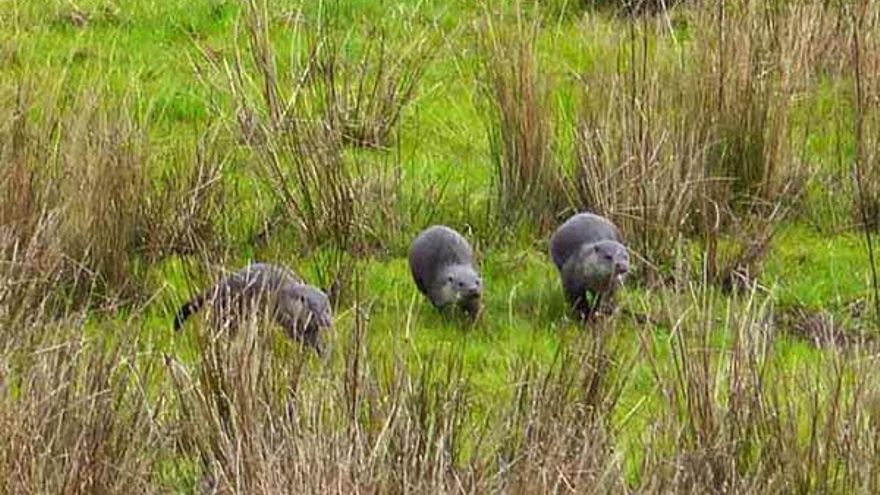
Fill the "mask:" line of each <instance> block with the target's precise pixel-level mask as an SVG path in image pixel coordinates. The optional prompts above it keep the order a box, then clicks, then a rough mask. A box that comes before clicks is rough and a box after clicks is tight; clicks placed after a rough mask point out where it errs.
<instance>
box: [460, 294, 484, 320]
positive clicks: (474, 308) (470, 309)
mask: <svg viewBox="0 0 880 495" xmlns="http://www.w3.org/2000/svg"><path fill="white" fill-rule="evenodd" d="M459 306H460V307H461V309H462V310H463V311H464V312H465V314H467V316H468V318H470V319H471V320H476V319H477V316H479V315H480V309H482V304H481V303H480V300H479V299H467V300H465V301H462V302H461V304H460V305H459Z"/></svg>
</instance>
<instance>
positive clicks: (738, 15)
mask: <svg viewBox="0 0 880 495" xmlns="http://www.w3.org/2000/svg"><path fill="white" fill-rule="evenodd" d="M817 5H818V4H810V5H808V6H806V7H797V6H791V7H779V8H772V7H769V6H767V7H764V6H758V5H752V4H751V3H748V2H745V3H733V4H731V5H728V4H726V3H719V4H718V6H717V8H712V9H710V8H708V7H706V8H703V9H697V10H696V11H695V12H694V13H693V14H692V15H694V16H695V17H696V18H697V21H695V22H694V24H695V25H696V26H698V27H695V28H694V29H693V31H692V34H691V36H692V39H690V40H689V41H688V42H686V43H682V44H680V45H678V47H677V52H676V57H677V60H674V61H669V62H664V63H658V62H660V60H659V55H658V53H657V49H656V45H657V44H658V43H659V39H662V38H660V37H662V36H666V35H667V34H666V33H665V25H664V24H663V23H656V24H654V23H650V22H647V21H642V22H641V23H639V24H630V26H629V31H630V32H629V36H628V37H627V38H626V39H625V40H623V41H622V42H621V48H620V51H619V53H620V55H619V64H618V69H617V73H616V74H612V75H606V74H602V73H592V74H590V73H588V74H585V75H583V76H582V77H581V81H582V82H583V88H584V90H583V94H584V98H583V100H584V104H583V105H584V106H583V110H582V114H581V117H580V122H579V124H578V125H577V128H576V133H575V136H574V138H575V139H574V140H575V150H576V160H577V166H576V169H575V174H574V176H573V186H574V194H573V197H574V202H575V205H576V206H578V207H581V208H587V209H592V210H595V211H598V212H600V213H603V214H606V215H608V216H610V217H612V218H613V219H615V220H616V221H617V222H618V223H619V224H621V226H622V228H623V230H624V232H625V233H626V234H627V237H628V238H629V241H630V242H631V243H633V245H634V247H635V249H636V251H637V252H638V253H640V254H641V256H642V257H643V258H644V259H645V261H647V266H648V268H649V270H648V275H652V278H656V277H654V276H653V275H657V274H660V273H664V272H667V271H669V270H671V269H673V267H672V266H671V261H672V260H674V259H675V258H676V256H677V252H676V250H677V249H678V248H679V247H678V246H679V244H678V243H676V242H669V240H670V239H681V238H689V237H693V236H696V237H697V238H700V239H701V240H702V241H703V243H704V245H705V248H706V250H705V263H706V264H707V266H708V269H709V274H710V279H711V280H712V281H714V282H718V283H721V284H722V285H724V286H727V287H732V286H734V285H737V284H739V283H740V282H742V281H746V282H747V281H748V280H750V279H752V278H754V277H755V276H757V275H758V274H759V273H760V271H761V262H762V260H763V259H764V258H765V257H766V256H767V254H768V252H769V249H770V245H771V242H772V239H773V237H774V233H775V231H776V228H777V227H778V226H779V225H780V224H781V223H782V222H783V221H784V220H785V219H786V218H787V216H788V213H789V212H790V211H791V208H792V206H793V205H795V204H796V203H797V200H798V199H799V197H800V193H801V191H802V190H803V188H804V186H805V184H806V183H807V182H808V180H809V175H810V174H809V169H808V163H807V161H806V159H805V155H804V153H803V152H800V153H798V152H795V151H793V150H794V149H796V148H798V147H803V145H804V143H805V142H806V136H807V135H808V132H809V129H798V130H797V133H796V132H795V129H794V128H793V127H792V125H791V123H790V118H789V114H790V112H791V107H792V105H793V102H794V101H795V98H796V97H797V96H798V93H796V92H795V91H796V90H797V89H800V90H801V91H806V88H808V87H809V84H810V81H811V80H812V78H813V77H814V74H813V66H812V65H810V61H811V60H812V59H811V57H812V56H814V55H811V53H810V52H809V50H808V49H807V46H806V45H805V44H804V42H803V41H802V40H803V39H804V38H807V39H809V38H814V37H818V36H820V35H827V31H826V30H825V24H824V23H822V22H818V21H804V16H805V15H806V13H807V12H810V13H813V14H816V13H817V12H820V13H822V14H823V16H824V17H820V19H826V18H827V17H828V16H831V15H832V14H833V12H828V11H824V10H821V9H819V8H818V7H817ZM746 285H748V284H747V283H746Z"/></svg>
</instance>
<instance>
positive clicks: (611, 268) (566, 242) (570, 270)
mask: <svg viewBox="0 0 880 495" xmlns="http://www.w3.org/2000/svg"><path fill="white" fill-rule="evenodd" d="M550 257H551V258H552V259H553V263H554V264H555V265H556V268H557V269H558V270H559V275H560V277H561V279H562V287H563V289H564V290H565V296H566V298H567V299H568V302H569V304H570V305H571V307H572V309H574V310H575V311H576V312H577V313H578V314H579V316H580V317H581V318H582V319H589V318H590V316H592V315H593V314H594V312H595V310H596V309H597V308H598V307H599V304H600V303H601V302H602V299H603V298H608V297H610V296H612V295H613V294H614V292H615V291H616V290H617V288H618V287H619V286H620V285H621V284H623V281H624V278H625V277H626V274H627V273H628V272H629V253H628V252H627V249H626V246H624V244H623V238H622V237H621V235H620V231H619V230H618V229H617V227H616V226H615V225H614V224H613V223H611V221H610V220H608V219H607V218H605V217H602V216H599V215H596V214H593V213H578V214H576V215H574V216H572V217H571V218H569V219H568V220H566V221H565V223H563V224H562V225H560V226H559V228H557V229H556V232H554V233H553V236H552V237H550ZM588 293H589V297H588V295H587V294H588Z"/></svg>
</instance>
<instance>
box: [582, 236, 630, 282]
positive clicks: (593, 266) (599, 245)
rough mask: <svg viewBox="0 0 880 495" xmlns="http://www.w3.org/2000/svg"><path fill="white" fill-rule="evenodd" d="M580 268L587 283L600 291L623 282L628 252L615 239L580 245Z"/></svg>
mask: <svg viewBox="0 0 880 495" xmlns="http://www.w3.org/2000/svg"><path fill="white" fill-rule="evenodd" d="M580 269H581V274H582V275H583V277H584V280H585V281H587V285H588V286H589V287H590V288H591V289H593V290H597V291H600V292H604V291H607V290H610V289H614V288H616V287H617V286H618V285H621V284H623V281H624V279H625V278H626V274H627V273H629V252H628V251H627V250H626V247H625V246H624V245H623V244H620V243H619V242H615V241H599V242H596V243H593V244H586V245H584V246H583V247H581V252H580Z"/></svg>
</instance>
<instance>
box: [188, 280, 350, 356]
mask: <svg viewBox="0 0 880 495" xmlns="http://www.w3.org/2000/svg"><path fill="white" fill-rule="evenodd" d="M205 304H211V306H212V313H211V320H212V326H214V328H217V329H219V328H222V327H223V325H224V323H225V324H226V325H228V326H229V328H230V330H233V331H234V330H235V329H236V328H237V327H238V326H239V324H240V321H239V320H240V319H242V318H244V317H246V316H247V315H248V314H249V313H250V312H252V311H265V312H266V314H267V315H268V316H269V317H270V318H271V319H272V320H273V321H275V323H277V324H278V325H280V326H281V327H282V328H283V329H284V330H285V333H287V335H288V337H290V338H292V339H294V340H298V341H300V342H303V343H305V344H307V345H309V346H311V347H312V348H313V349H314V350H315V351H316V352H317V353H318V354H319V355H323V352H324V346H323V342H322V340H321V336H320V331H321V329H323V328H327V327H330V326H332V325H333V314H332V309H331V306H330V301H329V299H328V298H327V295H326V294H325V293H324V292H323V291H321V290H320V289H318V288H317V287H314V286H311V285H308V284H306V283H305V282H303V281H302V279H300V278H299V277H297V276H296V275H295V274H294V273H293V272H291V271H290V270H288V269H286V268H283V267H280V266H277V265H272V264H268V263H253V264H250V265H248V266H247V267H245V268H243V269H242V270H240V271H238V272H235V273H232V274H230V275H227V276H226V277H223V278H222V279H221V280H220V281H219V282H218V283H217V284H216V285H214V286H213V287H211V288H209V289H208V290H206V291H205V292H202V293H201V294H199V295H198V296H196V297H194V298H193V299H192V300H190V301H189V302H187V303H186V304H184V305H183V306H181V308H180V310H178V312H177V314H176V315H175V317H174V329H175V330H180V328H181V327H182V326H183V324H184V322H185V321H186V319H187V318H189V317H190V316H191V315H192V314H193V313H195V312H197V311H199V310H200V309H201V308H202V307H203V306H204V305H205Z"/></svg>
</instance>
